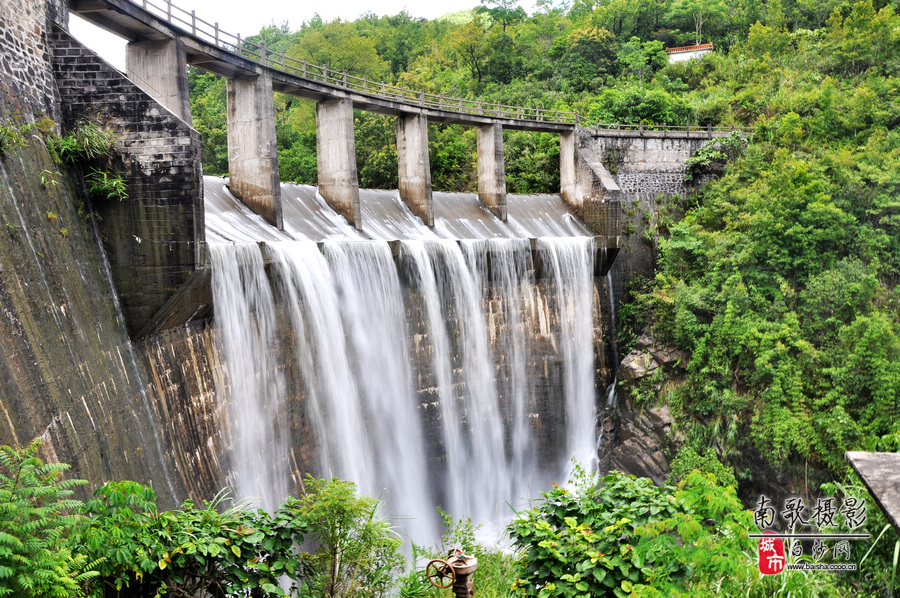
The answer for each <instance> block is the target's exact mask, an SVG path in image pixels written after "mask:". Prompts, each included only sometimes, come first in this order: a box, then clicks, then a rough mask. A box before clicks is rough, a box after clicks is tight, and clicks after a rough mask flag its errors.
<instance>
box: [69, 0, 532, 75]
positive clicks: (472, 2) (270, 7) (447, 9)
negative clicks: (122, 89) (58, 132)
mask: <svg viewBox="0 0 900 598" xmlns="http://www.w3.org/2000/svg"><path fill="white" fill-rule="evenodd" d="M149 1H150V2H153V3H154V4H155V5H158V6H163V5H164V0H149ZM172 4H173V5H174V6H177V7H179V8H182V9H184V10H185V11H191V10H195V11H196V12H197V17H198V18H200V19H203V20H204V21H207V22H209V23H216V22H218V23H219V28H220V29H222V30H223V31H227V32H228V33H231V34H238V33H239V34H240V35H241V37H246V36H248V35H253V34H255V33H258V32H259V30H260V29H262V28H263V27H265V26H267V25H271V24H272V23H275V24H276V25H281V24H282V23H283V22H284V21H287V22H288V25H289V26H290V28H291V29H292V30H296V29H299V28H300V26H301V25H302V24H303V23H304V22H305V21H309V20H311V19H312V18H313V17H314V16H315V15H316V13H318V14H319V16H320V17H322V19H323V20H324V21H332V20H334V19H337V18H340V19H341V20H344V21H353V20H355V19H356V18H358V17H359V16H361V15H363V14H364V13H366V12H373V13H375V14H376V15H378V16H382V15H395V14H397V13H399V12H400V11H402V10H404V9H405V10H406V11H407V12H408V13H409V14H411V15H412V16H413V17H424V18H426V19H435V18H437V17H440V16H442V15H445V14H447V13H451V12H456V11H459V10H466V9H469V8H473V7H475V6H480V2H479V0H437V1H433V0H432V1H431V2H428V1H425V2H423V1H421V0H419V1H417V2H411V1H409V0H378V2H376V3H372V2H366V1H365V0H328V1H326V2H323V3H321V4H320V3H319V2H302V1H301V2H284V0H250V1H249V2H248V1H246V0H244V1H240V2H239V1H237V0H174V1H173V3H172ZM522 4H523V7H524V8H525V9H526V10H529V7H528V6H526V4H527V2H523V3H522ZM529 12H531V11H530V10H529ZM69 29H70V31H71V32H72V34H73V35H74V36H75V37H76V38H78V39H79V40H80V41H81V42H82V43H83V44H85V45H86V46H88V47H89V48H91V49H93V50H94V51H95V52H97V53H98V54H100V55H101V56H103V57H104V58H105V59H106V60H107V61H108V62H110V63H111V64H112V65H113V66H115V67H116V68H118V69H120V70H124V69H125V42H124V41H122V40H121V39H120V38H118V37H117V36H115V35H112V34H109V33H107V32H105V31H103V30H101V29H98V28H97V27H94V26H93V25H91V24H90V23H87V22H86V21H83V20H81V19H79V18H78V17H77V16H76V15H74V14H73V15H71V18H70V22H69Z"/></svg>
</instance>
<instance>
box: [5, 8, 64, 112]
mask: <svg viewBox="0 0 900 598" xmlns="http://www.w3.org/2000/svg"><path fill="white" fill-rule="evenodd" d="M48 13H52V14H48ZM57 13H61V14H57ZM64 15H65V13H64V12H62V11H61V10H60V8H59V7H57V6H56V5H51V4H48V3H47V2H46V1H44V0H15V1H9V2H0V121H2V120H3V119H4V118H10V117H21V118H22V119H23V120H24V121H26V122H32V121H34V120H36V119H37V118H39V117H41V116H50V117H51V118H53V117H54V116H55V114H56V109H55V108H56V106H57V105H58V97H57V93H56V86H55V85H54V83H53V72H52V70H51V68H50V60H49V48H48V45H47V22H48V21H47V19H48V17H51V18H52V17H58V18H64Z"/></svg>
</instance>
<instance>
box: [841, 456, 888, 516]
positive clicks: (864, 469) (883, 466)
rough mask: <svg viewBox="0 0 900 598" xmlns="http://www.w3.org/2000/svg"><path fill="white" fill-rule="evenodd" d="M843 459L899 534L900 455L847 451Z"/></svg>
mask: <svg viewBox="0 0 900 598" xmlns="http://www.w3.org/2000/svg"><path fill="white" fill-rule="evenodd" d="M844 457H845V458H846V459H847V461H848V462H849V463H850V466H851V467H852V468H853V469H854V470H855V471H856V473H858V474H859V477H860V478H862V481H863V484H865V485H866V488H868V489H869V492H871V493H872V496H873V497H874V498H875V502H877V503H878V506H879V507H881V510H882V511H884V514H885V515H886V516H887V518H888V520H889V521H890V522H891V525H893V526H894V529H895V530H897V531H898V532H900V453H867V452H862V451H847V452H846V453H844Z"/></svg>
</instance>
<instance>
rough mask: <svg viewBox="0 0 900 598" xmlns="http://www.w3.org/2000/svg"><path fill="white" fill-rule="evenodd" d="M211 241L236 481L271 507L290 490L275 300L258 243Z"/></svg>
mask: <svg viewBox="0 0 900 598" xmlns="http://www.w3.org/2000/svg"><path fill="white" fill-rule="evenodd" d="M209 249H210V259H211V262H212V267H213V301H214V302H215V306H216V328H217V332H218V335H219V342H220V344H221V348H222V349H221V350H222V351H223V352H224V355H225V362H226V363H227V364H228V370H227V373H225V374H226V375H227V382H226V381H223V380H220V381H218V385H219V387H220V388H226V389H227V391H226V392H225V393H223V394H224V396H225V397H226V404H227V410H228V413H229V416H230V417H229V422H230V425H231V428H232V429H231V437H232V443H233V450H232V457H231V460H232V470H233V475H234V486H235V490H236V492H237V494H238V497H239V498H255V499H257V500H258V503H259V506H260V507H262V508H265V509H268V510H273V509H274V508H275V507H277V506H278V505H279V504H281V502H282V501H283V500H284V497H285V496H286V495H287V486H288V468H287V450H288V449H287V447H288V440H289V439H288V430H287V427H286V426H285V424H284V422H285V419H286V418H285V416H286V414H285V412H284V404H283V397H284V390H285V389H284V380H283V378H282V376H280V375H279V374H278V370H277V367H276V366H275V364H276V360H275V359H274V356H273V355H272V350H273V347H274V344H275V342H274V337H275V304H274V302H273V299H272V292H271V289H270V287H269V282H268V280H266V276H265V271H264V269H263V261H262V256H261V255H260V252H259V248H258V247H257V246H256V245H255V244H236V245H224V244H211V245H210V246H209ZM218 374H219V375H220V376H221V375H223V372H218Z"/></svg>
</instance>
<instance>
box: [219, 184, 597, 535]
mask: <svg viewBox="0 0 900 598" xmlns="http://www.w3.org/2000/svg"><path fill="white" fill-rule="evenodd" d="M282 193H283V195H282V199H283V209H284V230H283V231H279V230H278V229H275V228H274V227H271V226H270V225H268V224H266V223H265V222H264V221H263V220H262V218H260V217H259V216H257V215H255V214H253V213H252V212H250V211H249V210H247V209H246V208H243V206H242V205H241V204H240V203H239V202H238V201H237V200H236V199H235V198H234V197H233V196H231V194H230V193H229V192H228V189H227V181H226V180H224V179H218V178H213V177H206V179H205V196H206V238H207V243H208V246H209V254H210V261H211V265H212V288H213V297H214V300H213V304H214V306H215V307H214V309H215V317H214V322H215V324H214V331H215V338H216V344H217V346H218V350H219V351H220V353H221V355H222V356H223V358H222V359H221V363H222V365H223V367H222V370H223V371H222V372H221V373H220V375H218V376H217V386H219V388H218V395H219V397H220V400H222V401H223V403H224V404H225V408H224V409H223V412H227V413H228V420H229V423H228V426H227V427H228V430H229V432H230V439H231V442H230V457H229V458H228V460H230V466H228V467H226V469H227V470H228V471H229V472H230V473H229V474H228V478H229V481H230V482H231V483H232V484H233V485H234V486H235V488H236V491H237V494H238V495H239V496H240V497H256V498H257V499H258V501H259V504H261V505H262V506H265V507H267V508H272V507H274V506H276V505H277V504H279V503H280V502H281V501H283V499H284V495H285V494H286V493H291V492H293V493H296V492H297V490H298V489H299V487H300V486H301V484H302V478H301V477H300V476H301V472H312V473H313V474H314V475H318V476H322V477H331V476H336V477H340V478H344V479H348V480H351V481H353V482H355V483H356V484H358V486H359V488H360V490H361V492H363V493H366V494H370V495H374V496H380V497H381V498H382V499H383V500H384V501H385V504H386V507H387V510H388V514H390V515H394V516H397V517H399V518H401V519H398V520H397V521H398V523H400V525H401V526H402V527H403V528H405V529H404V530H403V531H404V532H405V533H407V534H409V535H410V536H411V538H412V539H413V541H415V542H417V543H419V544H424V543H428V544H430V543H433V542H435V541H436V540H437V539H438V537H439V531H438V518H437V514H436V507H437V506H441V508H443V510H444V511H445V512H447V513H450V514H452V515H454V516H456V517H471V518H472V520H473V522H474V523H476V524H482V525H486V526H487V527H488V529H493V528H492V527H491V526H492V525H493V524H496V523H500V524H501V525H502V523H504V522H505V520H508V519H509V518H510V516H511V515H512V511H511V510H510V505H511V506H514V507H518V506H520V505H522V504H524V502H526V501H527V500H528V499H529V498H534V497H536V496H537V495H538V493H539V492H540V491H542V490H545V489H546V488H548V487H549V486H550V484H551V483H553V482H560V483H562V482H565V478H566V475H567V473H566V472H567V468H568V467H569V465H570V462H571V459H573V458H575V459H577V460H578V461H580V462H581V463H584V464H586V465H590V464H591V463H592V462H593V460H594V459H595V458H596V457H595V453H596V434H595V421H594V420H595V415H594V411H595V394H596V393H595V387H596V384H597V381H596V378H597V372H598V370H597V364H596V361H597V354H598V353H602V349H601V348H600V347H601V346H602V339H600V338H598V335H599V334H602V333H599V334H598V329H599V328H601V325H600V323H599V320H600V315H599V308H598V304H599V300H598V295H599V293H598V291H597V290H596V289H595V286H596V285H595V277H594V272H595V256H596V250H595V245H594V240H593V237H592V236H591V233H590V232H589V230H588V229H587V228H585V227H584V225H583V224H581V223H580V222H579V220H578V219H577V218H576V217H575V216H574V215H573V214H572V212H571V210H570V209H569V208H568V207H567V206H566V205H565V204H564V202H563V201H562V200H561V199H560V198H559V197H558V196H550V195H546V196H519V197H516V196H512V197H511V200H510V202H509V214H508V221H507V222H502V221H500V220H499V219H497V218H496V217H494V216H493V215H492V214H491V213H490V212H489V211H488V210H486V209H485V208H484V207H482V206H481V204H479V202H478V200H477V198H476V197H475V196H474V195H469V194H444V193H435V226H434V228H433V229H431V228H428V227H426V226H424V225H423V224H422V223H421V221H419V220H418V218H416V217H415V216H414V215H412V214H411V213H410V212H409V210H408V208H407V207H406V206H405V205H404V204H403V203H402V202H401V201H400V199H399V197H398V195H397V192H396V191H362V192H361V195H362V196H361V200H362V201H361V205H362V206H363V218H364V221H365V222H366V223H367V227H366V229H365V230H364V231H362V232H360V231H358V230H356V229H354V228H353V227H351V226H349V224H347V222H346V221H345V220H344V219H343V218H342V217H340V216H338V215H337V214H336V213H334V212H333V211H332V210H331V209H330V208H329V207H328V206H327V204H326V203H325V202H324V201H322V200H321V197H318V196H317V194H316V190H315V188H314V187H307V186H299V185H290V184H287V185H284V186H283V189H282ZM262 244H264V245H262ZM536 261H540V262H541V264H540V266H541V267H540V268H537V265H538V264H536ZM538 271H539V272H540V274H539V275H538V274H537V273H538ZM223 458H224V457H223ZM495 539H496V538H495Z"/></svg>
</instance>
